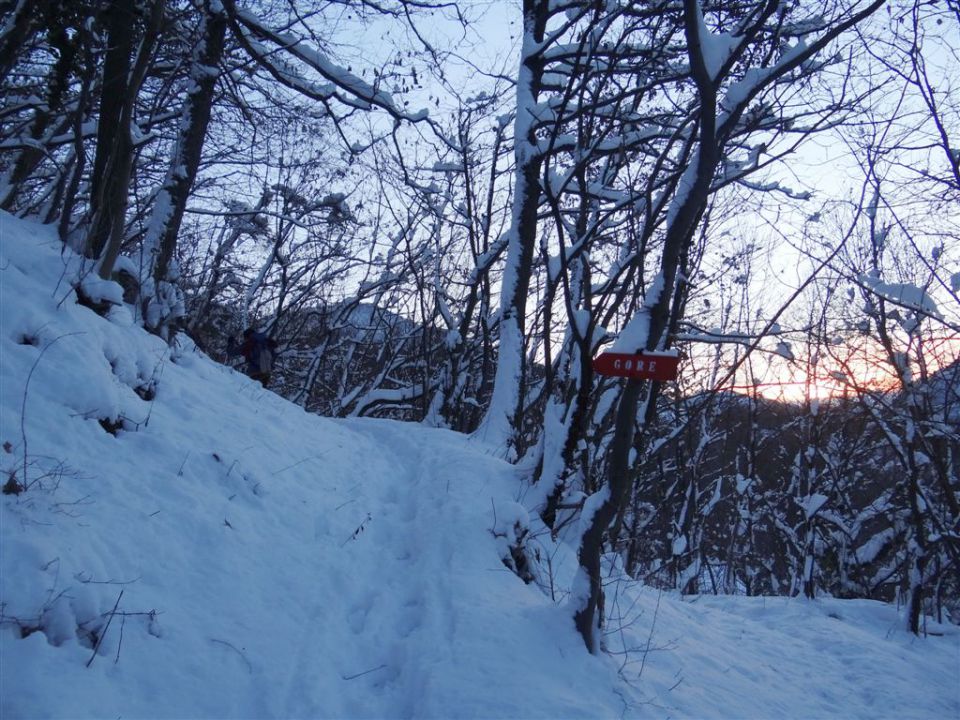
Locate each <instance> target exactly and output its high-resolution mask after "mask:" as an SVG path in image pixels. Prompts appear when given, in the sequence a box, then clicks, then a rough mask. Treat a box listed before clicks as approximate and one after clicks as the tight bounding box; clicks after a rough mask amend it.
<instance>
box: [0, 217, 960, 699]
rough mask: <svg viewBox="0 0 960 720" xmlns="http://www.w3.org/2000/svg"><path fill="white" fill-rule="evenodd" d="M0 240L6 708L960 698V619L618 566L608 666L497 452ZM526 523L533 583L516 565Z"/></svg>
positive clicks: (560, 558)
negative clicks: (381, 412) (142, 311)
mask: <svg viewBox="0 0 960 720" xmlns="http://www.w3.org/2000/svg"><path fill="white" fill-rule="evenodd" d="M0 238H2V244H0V357H2V359H3V362H2V363H0V447H2V452H0V462H2V465H0V468H2V470H3V476H4V480H6V479H8V478H9V477H11V473H14V472H15V473H16V476H15V477H16V479H17V480H18V481H20V482H25V483H26V484H27V485H28V487H27V489H26V490H25V491H24V492H22V493H20V494H19V495H3V496H2V497H0V541H2V542H0V548H2V553H0V578H2V583H0V603H2V605H0V607H2V623H0V667H2V675H0V679H2V685H0V716H2V717H10V718H14V717H31V718H34V717H44V718H91V717H123V718H187V717H189V718H225V717H231V718H293V717H296V718H326V717H336V718H434V717H436V718H441V717H442V718H453V717H457V718H460V717H462V718H571V717H584V718H586V717H598V718H609V717H633V718H639V717H644V718H650V717H655V718H666V717H672V718H712V717H833V718H850V717H863V718H877V717H937V718H946V717H957V715H958V713H960V689H958V684H957V682H956V679H957V675H956V673H957V659H958V657H960V632H958V629H957V628H956V627H953V626H937V625H935V624H933V623H932V622H931V623H930V625H929V627H930V628H931V629H934V630H935V631H936V632H937V633H941V634H940V635H936V636H930V637H927V638H915V637H913V636H912V635H909V634H908V633H907V632H905V631H904V630H903V627H904V618H903V616H902V613H901V612H900V611H898V609H897V608H896V607H894V606H890V605H886V604H882V603H878V602H871V601H849V600H834V599H821V600H816V601H807V600H803V599H799V598H794V599H790V598H745V597H707V596H703V597H692V598H691V597H686V598H683V597H680V596H679V595H676V594H663V593H659V592H657V591H656V590H652V589H648V588H644V587H643V586H641V585H640V584H638V583H635V582H633V581H631V580H629V579H628V578H625V577H623V576H622V575H618V574H617V572H616V570H615V569H614V568H615V566H616V564H615V563H611V562H609V560H608V562H607V563H606V565H607V568H608V573H610V577H609V580H608V582H607V583H605V591H606V595H607V599H608V600H607V603H608V605H607V617H608V619H609V620H610V626H609V627H608V630H609V632H608V633H607V634H606V635H605V639H604V642H605V643H606V645H607V648H608V650H609V651H610V653H611V654H600V655H598V656H591V655H589V654H587V652H586V651H585V649H584V646H583V643H582V642H581V640H580V638H579V636H578V635H577V634H576V632H575V629H574V626H573V622H572V618H571V613H570V608H569V606H568V605H567V601H568V600H569V599H570V598H571V596H572V595H575V594H576V593H575V586H576V583H577V580H576V578H577V576H578V569H577V565H576V559H575V557H576V550H575V548H572V547H570V546H568V545H565V544H564V543H563V542H554V541H553V540H552V539H551V538H550V536H549V533H548V532H547V531H546V530H545V528H543V526H542V525H540V524H539V519H538V517H537V516H536V514H535V513H530V512H529V507H528V506H525V505H524V503H523V492H522V479H521V478H520V477H519V473H518V471H517V469H516V468H514V467H513V466H511V465H509V464H507V463H505V462H503V461H501V460H499V459H497V458H495V457H493V456H492V454H491V453H490V452H489V448H488V447H485V446H484V445H482V444H481V443H479V442H477V441H476V440H473V441H471V440H468V439H467V438H465V437H463V436H460V435H458V434H455V433H452V432H450V431H447V430H438V429H432V428H427V427H424V426H421V425H412V424H402V423H397V422H392V421H386V420H371V419H362V418H361V419H350V420H339V421H334V420H330V419H325V418H321V417H317V416H313V415H309V414H306V413H305V412H303V410H302V409H301V408H299V407H297V406H294V405H292V404H290V403H288V402H287V401H285V400H283V399H281V398H280V397H278V396H276V395H274V394H273V393H272V392H270V391H268V390H265V389H263V388H261V387H260V385H259V384H258V383H255V382H253V381H251V380H249V379H248V378H246V377H245V376H243V375H240V374H238V373H236V372H234V371H233V370H230V369H228V368H226V367H223V366H221V365H219V364H217V363H216V362H214V361H213V360H211V359H209V358H208V357H206V356H205V355H203V354H202V353H200V352H199V351H197V349H196V348H195V347H194V346H193V344H192V343H190V342H189V341H186V340H184V339H182V338H181V339H180V342H178V344H177V345H175V346H174V347H173V348H170V347H169V346H167V345H166V344H165V343H164V342H162V341H161V340H160V339H158V338H157V337H155V336H153V335H149V334H147V333H145V332H143V331H142V330H141V329H140V328H139V327H138V326H137V325H136V324H135V323H134V322H133V321H132V317H133V315H132V314H131V313H130V312H129V311H128V310H129V309H128V308H127V307H125V306H122V307H119V308H116V307H115V308H113V310H111V312H110V314H109V316H108V317H106V318H104V317H101V316H99V315H97V314H96V313H94V312H93V311H92V310H90V309H89V308H87V307H83V306H81V305H79V304H76V303H75V302H74V296H73V290H72V289H71V285H72V282H73V280H74V279H75V278H74V277H73V276H71V273H75V272H79V263H77V262H76V261H75V258H72V257H71V256H70V255H69V251H62V248H61V245H60V243H59V242H58V241H57V239H56V236H55V232H54V231H53V230H52V229H50V228H46V227H42V226H37V225H32V224H29V223H26V222H23V221H20V220H16V219H13V218H11V217H10V216H9V215H5V214H0ZM61 252H64V254H63V256H61ZM65 268H66V270H65ZM65 272H66V273H67V276H66V277H64V273H65ZM114 310H116V311H120V310H122V311H123V312H114ZM100 421H104V422H105V424H106V425H107V426H109V427H111V428H113V430H112V432H108V431H107V429H106V428H105V427H104V425H102V424H101V422H100ZM25 465H26V467H25ZM602 497H603V495H602V493H601V494H600V495H596V496H594V498H592V499H591V500H589V501H588V505H590V504H593V505H595V504H596V503H597V502H598V501H599V500H600V499H601V498H602ZM518 498H520V501H518ZM521 528H522V529H527V528H529V537H528V542H530V543H531V544H532V546H533V548H534V549H535V550H537V551H538V552H540V554H541V555H542V556H543V557H549V558H550V559H551V563H552V564H551V565H550V569H549V571H548V569H547V568H546V566H540V567H539V569H538V572H539V573H540V574H541V578H540V580H541V582H540V583H539V584H538V583H532V584H530V585H526V584H524V583H523V582H522V581H521V580H520V579H519V578H518V577H516V576H515V575H514V574H513V573H511V572H510V571H508V570H507V569H506V568H505V567H504V565H503V563H502V562H501V559H500V558H501V551H502V540H503V538H497V537H496V533H497V532H500V533H502V534H503V535H504V536H506V538H507V540H508V541H509V540H516V539H518V536H517V535H516V530H517V529H521ZM547 580H549V582H550V583H551V585H550V587H549V589H548V588H546V587H541V585H543V584H544V582H546V581H547ZM114 609H115V611H114ZM38 628H40V629H38ZM21 635H26V637H21ZM98 640H99V647H98V648H97V651H96V652H94V650H93V647H92V646H93V645H94V644H96V642H97V641H98ZM733 648H735V649H736V652H731V651H730V650H731V649H733Z"/></svg>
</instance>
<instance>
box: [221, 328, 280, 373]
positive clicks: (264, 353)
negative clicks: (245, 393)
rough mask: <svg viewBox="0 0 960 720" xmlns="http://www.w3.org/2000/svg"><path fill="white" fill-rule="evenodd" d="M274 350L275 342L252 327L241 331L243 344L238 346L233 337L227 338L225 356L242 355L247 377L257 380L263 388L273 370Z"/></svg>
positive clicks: (275, 347)
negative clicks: (245, 362) (245, 364)
mask: <svg viewBox="0 0 960 720" xmlns="http://www.w3.org/2000/svg"><path fill="white" fill-rule="evenodd" d="M276 349H277V341H276V340H274V339H273V338H270V337H267V336H266V335H264V334H263V333H262V332H259V331H257V330H254V329H253V328H252V327H248V328H247V329H246V330H244V331H243V342H242V343H240V344H239V345H238V344H237V341H236V340H234V338H233V335H231V336H230V337H229V338H227V355H229V356H231V357H236V356H238V355H242V356H243V357H244V359H245V360H246V361H247V375H249V376H250V377H251V378H253V379H254V380H259V381H260V384H261V385H263V386H264V387H266V386H267V385H268V384H269V383H270V372H271V370H272V369H273V357H274V354H275V352H276Z"/></svg>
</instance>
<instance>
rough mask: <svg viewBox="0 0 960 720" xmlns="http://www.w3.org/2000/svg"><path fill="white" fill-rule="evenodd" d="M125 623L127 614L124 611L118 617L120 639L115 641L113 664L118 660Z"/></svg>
mask: <svg viewBox="0 0 960 720" xmlns="http://www.w3.org/2000/svg"><path fill="white" fill-rule="evenodd" d="M126 624H127V616H126V613H124V614H123V615H122V616H121V617H120V641H119V642H118V643H117V656H116V657H115V658H114V659H113V664H114V665H116V664H117V663H118V662H120V648H122V647H123V627H124V625H126Z"/></svg>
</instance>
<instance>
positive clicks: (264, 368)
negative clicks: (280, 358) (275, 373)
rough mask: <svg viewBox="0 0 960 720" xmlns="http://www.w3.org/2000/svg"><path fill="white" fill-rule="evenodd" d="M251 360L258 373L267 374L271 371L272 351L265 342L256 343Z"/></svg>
mask: <svg viewBox="0 0 960 720" xmlns="http://www.w3.org/2000/svg"><path fill="white" fill-rule="evenodd" d="M253 358H254V364H255V365H256V367H257V371H258V372H261V373H269V372H270V371H271V370H272V369H273V351H271V350H270V345H269V344H268V343H267V341H266V340H264V341H258V342H257V343H256V345H254V348H253Z"/></svg>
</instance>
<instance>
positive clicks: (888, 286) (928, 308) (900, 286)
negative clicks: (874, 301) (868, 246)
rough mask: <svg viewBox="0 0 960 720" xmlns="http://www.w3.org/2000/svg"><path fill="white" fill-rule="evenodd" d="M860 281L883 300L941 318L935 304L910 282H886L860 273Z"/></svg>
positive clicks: (921, 289)
mask: <svg viewBox="0 0 960 720" xmlns="http://www.w3.org/2000/svg"><path fill="white" fill-rule="evenodd" d="M860 282H861V283H863V285H864V286H865V287H867V288H869V289H870V290H871V291H872V292H874V293H876V294H877V295H879V296H880V297H882V298H884V299H885V300H889V301H890V302H893V303H896V304H897V305H901V306H903V307H906V308H909V309H911V310H916V311H917V312H920V313H923V314H925V315H932V316H933V317H937V318H941V317H942V315H941V314H940V311H939V310H938V309H937V304H936V302H934V300H933V298H932V297H930V295H928V294H927V293H926V291H924V290H923V288H919V287H917V286H916V285H912V284H910V283H886V282H883V281H882V280H880V279H878V278H875V277H872V276H870V275H865V274H864V275H860Z"/></svg>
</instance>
